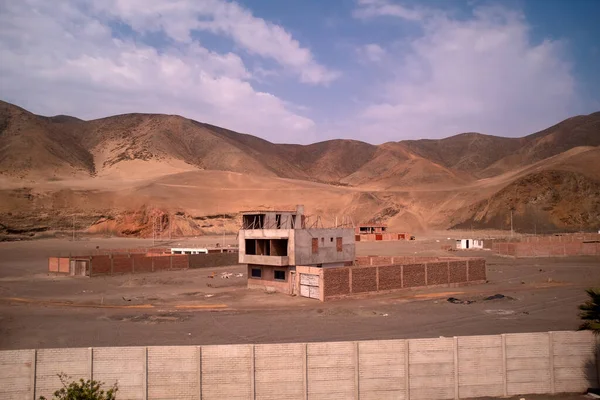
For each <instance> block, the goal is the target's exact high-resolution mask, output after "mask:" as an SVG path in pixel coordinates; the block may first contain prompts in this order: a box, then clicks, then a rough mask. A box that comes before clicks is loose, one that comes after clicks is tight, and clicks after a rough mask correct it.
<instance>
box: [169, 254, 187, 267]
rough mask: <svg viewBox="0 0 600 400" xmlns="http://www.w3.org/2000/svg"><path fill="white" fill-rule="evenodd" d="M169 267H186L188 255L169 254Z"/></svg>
mask: <svg viewBox="0 0 600 400" xmlns="http://www.w3.org/2000/svg"><path fill="white" fill-rule="evenodd" d="M171 269H188V256H187V255H177V256H171Z"/></svg>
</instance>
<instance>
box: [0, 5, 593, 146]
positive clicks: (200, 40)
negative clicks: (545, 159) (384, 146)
mask: <svg viewBox="0 0 600 400" xmlns="http://www.w3.org/2000/svg"><path fill="white" fill-rule="evenodd" d="M598 15H600V2H598V1H595V0H574V1H566V0H565V1H559V0H544V1H541V0H531V1H525V0H505V1H480V0H471V1H446V0H431V1H395V0H336V1H309V0H287V1H267V0H240V1H239V2H232V1H225V0H198V1H196V0H172V1H166V0H165V1H161V0H88V1H83V0H74V1H66V0H65V1H56V2H48V1H44V0H23V1H19V2H11V1H8V0H6V1H2V0H0V60H2V62H0V98H2V99H3V100H6V101H9V102H13V103H15V104H17V105H20V106H22V107H25V108H27V109H29V110H31V111H33V112H35V113H38V114H42V115H55V114H69V115H74V116H77V117H80V118H84V119H92V118H99V117H104V116H108V115H113V114H121V113H128V112H152V113H167V114H179V115H182V116H185V117H188V118H192V119H196V120H199V121H203V122H208V123H212V124H216V125H219V126H222V127H225V128H229V129H234V130H237V131H240V132H244V133H251V134H254V135H257V136H259V137H262V138H265V139H267V140H270V141H273V142H287V143H311V142H316V141H321V140H328V139H332V138H348V139H357V140H363V141H366V142H370V143H375V144H378V143H383V142H387V141H397V140H403V139H415V138H440V137H446V136H450V135H454V134H457V133H461V132H471V131H476V132H481V133H487V134H493V135H501V136H515V137H516V136H523V135H526V134H529V133H533V132H535V131H537V130H540V129H544V128H546V127H548V126H550V125H552V124H554V123H556V122H559V121H561V120H563V119H565V118H568V117H570V116H573V115H576V114H587V113H590V112H595V111H598V110H600V77H599V76H598V74H597V71H599V70H600V44H599V43H598V38H600V26H598V24H596V23H595V22H596V21H595V19H594V17H595V16H596V17H597V16H598Z"/></svg>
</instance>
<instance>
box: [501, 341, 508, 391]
mask: <svg viewBox="0 0 600 400" xmlns="http://www.w3.org/2000/svg"><path fill="white" fill-rule="evenodd" d="M500 337H501V338H502V386H503V387H504V388H503V390H504V396H505V397H506V396H508V379H507V377H506V335H505V334H504V333H503V334H502V335H500Z"/></svg>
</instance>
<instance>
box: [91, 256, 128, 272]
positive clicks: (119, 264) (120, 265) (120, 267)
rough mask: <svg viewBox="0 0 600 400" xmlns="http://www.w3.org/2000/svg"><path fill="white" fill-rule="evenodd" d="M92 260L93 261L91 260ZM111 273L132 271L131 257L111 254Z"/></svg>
mask: <svg viewBox="0 0 600 400" xmlns="http://www.w3.org/2000/svg"><path fill="white" fill-rule="evenodd" d="M92 262H93V261H92ZM112 263H113V267H112V273H113V275H114V274H131V273H133V259H132V258H130V257H129V256H116V255H113V259H112Z"/></svg>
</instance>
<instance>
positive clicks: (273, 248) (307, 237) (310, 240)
mask: <svg viewBox="0 0 600 400" xmlns="http://www.w3.org/2000/svg"><path fill="white" fill-rule="evenodd" d="M354 257H355V243H354V229H353V228H344V227H336V228H312V227H307V226H306V218H305V216H304V207H303V206H297V207H296V210H293V211H290V210H288V211H246V212H242V227H241V229H240V231H239V262H240V264H247V265H248V287H249V288H262V289H266V290H271V291H277V292H282V293H287V294H296V295H300V296H304V297H311V298H316V299H320V298H322V297H323V294H322V290H323V285H322V282H320V280H321V279H322V278H321V279H320V277H322V275H320V274H319V273H318V272H319V270H320V269H323V268H330V267H343V266H345V265H351V264H352V263H353V261H354Z"/></svg>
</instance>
